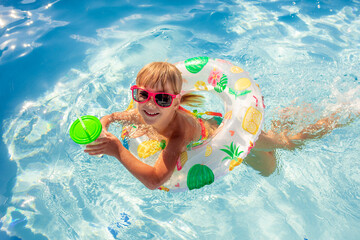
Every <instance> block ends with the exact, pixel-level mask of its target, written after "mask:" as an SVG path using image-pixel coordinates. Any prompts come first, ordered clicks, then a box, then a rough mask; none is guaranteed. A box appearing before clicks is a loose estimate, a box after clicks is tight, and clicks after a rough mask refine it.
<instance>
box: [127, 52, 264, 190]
mask: <svg viewBox="0 0 360 240" xmlns="http://www.w3.org/2000/svg"><path fill="white" fill-rule="evenodd" d="M175 65H176V67H177V68H178V69H179V70H180V71H181V73H182V76H183V79H184V83H183V88H182V90H183V92H182V93H186V92H189V91H197V90H200V91H210V92H211V93H213V94H216V95H217V96H219V97H220V98H221V99H222V101H223V104H224V109H225V115H224V116H222V114H218V113H212V112H205V113H197V114H196V116H197V117H199V118H201V116H202V114H208V115H216V116H217V117H218V118H221V119H220V121H219V122H221V124H220V126H219V127H218V129H216V133H215V134H214V136H213V137H212V138H211V139H207V140H205V142H203V143H202V144H200V145H198V146H196V145H195V146H194V145H193V147H192V148H191V149H188V151H185V152H183V153H182V154H181V156H180V158H179V159H178V162H177V167H176V169H175V171H174V173H173V175H172V176H171V178H170V179H169V180H168V181H167V182H166V183H164V184H163V186H161V187H160V189H161V190H165V191H181V190H192V189H199V188H201V187H203V186H205V185H209V184H211V183H213V182H214V181H215V180H216V179H218V178H220V177H222V176H224V175H225V174H227V173H228V172H230V171H232V170H233V169H234V168H235V167H237V166H239V165H240V164H241V162H242V161H243V159H244V158H245V157H246V155H247V154H248V153H249V152H250V150H251V149H252V148H253V147H254V144H255V142H256V140H257V138H258V136H259V134H260V133H261V129H262V126H263V123H264V109H265V105H264V99H263V97H262V95H261V91H260V88H259V85H258V84H256V83H255V82H254V81H253V80H252V79H251V78H250V76H249V74H248V73H247V72H245V71H244V70H243V69H242V68H240V67H238V66H235V65H233V64H232V63H230V62H228V61H225V60H221V59H212V58H209V57H196V58H190V59H188V60H185V61H183V62H179V63H176V64H175ZM194 112H195V111H194ZM195 113H196V112H195ZM195 113H194V114H195ZM134 128H136V126H134ZM128 131H129V129H128V128H127V129H123V132H122V136H121V138H122V142H123V144H124V146H125V147H127V148H128V149H129V150H130V151H131V152H132V153H133V154H134V155H136V156H137V157H138V158H139V159H140V160H142V161H144V162H146V163H148V164H150V165H152V164H154V163H155V161H156V159H157V158H158V155H156V154H159V153H160V152H161V150H162V149H163V148H164V147H165V143H164V142H158V141H156V140H151V139H146V138H145V137H140V138H135V139H131V138H128V137H127V135H128ZM150 156H154V157H153V158H152V160H148V158H149V157H150ZM151 161H153V162H151Z"/></svg>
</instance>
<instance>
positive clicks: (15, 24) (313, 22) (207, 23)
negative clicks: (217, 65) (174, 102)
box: [0, 0, 360, 240]
mask: <svg viewBox="0 0 360 240" xmlns="http://www.w3.org/2000/svg"><path fill="white" fill-rule="evenodd" d="M359 15H360V2H359V1H358V0H352V1H350V0H347V1H340V0H335V1H316V0H303V1H285V0H284V1H281V0H279V1H276V0H274V1H266V0H264V1H261V0H257V1H250V0H247V1H231V0H228V1H210V0H209V1H207V0H205V1H195V0H194V1H191V0H188V1H173V2H169V1H163V0H161V1H146V0H142V1H141V0H140V1H121V0H118V1H96V0H90V1H68V0H58V1H50V0H22V1H20V0H19V1H8V0H1V1H0V80H1V83H2V88H1V89H0V91H1V96H0V97H1V98H0V100H1V103H2V104H1V105H0V110H1V111H0V116H1V120H2V140H3V145H2V146H1V155H0V156H1V161H0V219H1V220H0V239H205V238H206V239H220V238H222V239H256V240H257V239H309V240H312V239H326V240H327V239H350V240H351V239H358V238H359V236H360V229H359V227H357V226H358V225H359V222H360V210H359V209H360V187H359V186H360V167H359V166H360V165H359V158H358V151H359V149H360V143H359V142H360V141H359V140H360V139H359V134H358V133H359V131H360V121H359V120H358V119H356V118H355V119H354V120H353V121H352V122H351V124H347V125H346V126H344V127H342V128H338V129H335V130H334V131H333V132H331V133H330V134H328V135H326V136H325V137H323V138H321V139H316V140H312V141H308V142H307V144H306V145H305V146H303V147H302V148H300V149H296V150H294V151H285V150H278V151H277V152H276V157H277V165H278V167H277V169H276V171H275V172H274V173H273V174H272V175H271V176H269V177H263V176H261V175H260V174H259V173H258V172H257V171H256V170H254V169H252V168H250V167H249V166H246V165H245V164H242V165H240V166H239V167H238V168H236V169H235V170H233V171H232V172H231V173H230V174H228V175H226V176H225V177H223V178H221V179H219V180H217V181H216V182H214V183H213V184H212V185H209V186H206V187H204V188H202V189H199V190H194V191H189V192H184V193H166V192H164V191H150V190H148V189H146V188H145V187H144V186H143V185H142V184H141V183H140V182H139V181H137V180H136V179H135V178H134V177H133V176H132V175H131V174H130V173H128V172H127V171H126V169H125V168H124V167H123V166H122V165H121V164H119V163H118V161H116V160H115V159H113V158H111V157H107V156H104V157H103V158H97V157H89V156H87V155H85V154H84V153H83V152H82V150H81V148H80V147H79V146H77V145H76V144H74V143H73V142H72V141H71V139H70V138H69V135H68V131H69V127H70V125H71V123H72V121H74V120H75V118H76V115H77V114H80V115H85V114H91V115H95V116H98V117H101V116H103V115H105V114H109V113H111V112H115V111H122V110H124V109H126V108H127V106H128V104H129V101H130V92H129V90H128V89H129V87H130V86H131V85H132V84H133V83H134V78H135V76H136V73H137V72H138V71H139V70H140V68H141V67H142V66H143V65H145V64H146V63H149V62H151V61H165V60H167V61H169V62H178V61H182V60H184V59H187V58H190V57H195V56H209V57H214V58H221V59H226V60H228V61H231V62H233V63H235V64H236V65H239V66H241V67H243V68H244V69H245V70H247V71H249V72H250V73H251V75H252V77H253V78H254V79H255V80H256V81H257V82H258V83H259V84H260V87H261V89H262V93H263V95H264V97H265V104H266V107H267V109H266V116H265V117H266V122H265V128H266V129H271V126H272V121H274V120H277V119H281V118H284V117H286V119H287V121H288V123H289V124H288V125H287V126H285V130H289V131H294V132H296V131H299V130H301V129H302V128H303V127H304V126H306V125H307V124H310V123H314V122H315V121H317V120H318V119H320V118H322V117H326V116H329V114H331V113H334V112H339V115H340V116H341V121H342V122H343V123H344V124H346V123H348V122H349V119H350V118H353V117H354V116H355V114H356V113H358V112H360V99H359V93H360V82H359V77H360V76H359V69H360V49H359V46H360V44H359V43H360V16H359ZM289 106H290V107H291V108H289V109H288V111H287V112H284V111H281V109H283V108H286V107H289ZM299 109H300V110H299ZM283 130H284V129H283ZM113 131H114V132H116V131H118V130H117V129H116V126H113Z"/></svg>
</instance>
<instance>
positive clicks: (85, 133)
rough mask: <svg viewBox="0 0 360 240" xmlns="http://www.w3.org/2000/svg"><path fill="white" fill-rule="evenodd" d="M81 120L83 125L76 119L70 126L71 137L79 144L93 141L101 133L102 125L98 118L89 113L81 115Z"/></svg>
mask: <svg viewBox="0 0 360 240" xmlns="http://www.w3.org/2000/svg"><path fill="white" fill-rule="evenodd" d="M81 120H82V122H83V124H84V126H85V129H84V126H83V124H82V123H81V122H80V120H79V119H76V120H75V121H74V122H73V124H71V127H70V132H69V133H70V137H71V139H72V140H73V141H74V142H76V143H78V144H81V145H87V144H90V143H92V142H94V141H95V140H96V139H98V137H99V136H100V134H101V131H102V125H101V122H100V120H99V119H98V118H97V117H95V116H91V115H86V116H82V117H81Z"/></svg>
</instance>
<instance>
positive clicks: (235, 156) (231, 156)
mask: <svg viewBox="0 0 360 240" xmlns="http://www.w3.org/2000/svg"><path fill="white" fill-rule="evenodd" d="M224 146H225V147H226V148H223V149H220V150H221V151H223V152H225V153H227V154H228V156H226V157H224V159H223V161H224V160H231V162H230V166H229V171H232V170H233V169H234V168H235V167H236V166H239V165H240V164H241V163H242V161H243V159H242V158H240V157H239V156H240V154H241V153H243V152H244V151H239V146H238V147H236V145H235V144H234V142H231V144H230V146H228V145H224Z"/></svg>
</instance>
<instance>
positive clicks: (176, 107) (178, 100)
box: [173, 97, 181, 109]
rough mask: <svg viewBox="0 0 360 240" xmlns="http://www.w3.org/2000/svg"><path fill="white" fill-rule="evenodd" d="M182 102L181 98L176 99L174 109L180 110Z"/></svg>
mask: <svg viewBox="0 0 360 240" xmlns="http://www.w3.org/2000/svg"><path fill="white" fill-rule="evenodd" d="M180 100H181V97H180V98H175V99H174V102H173V104H174V108H175V109H179V107H180Z"/></svg>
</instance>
